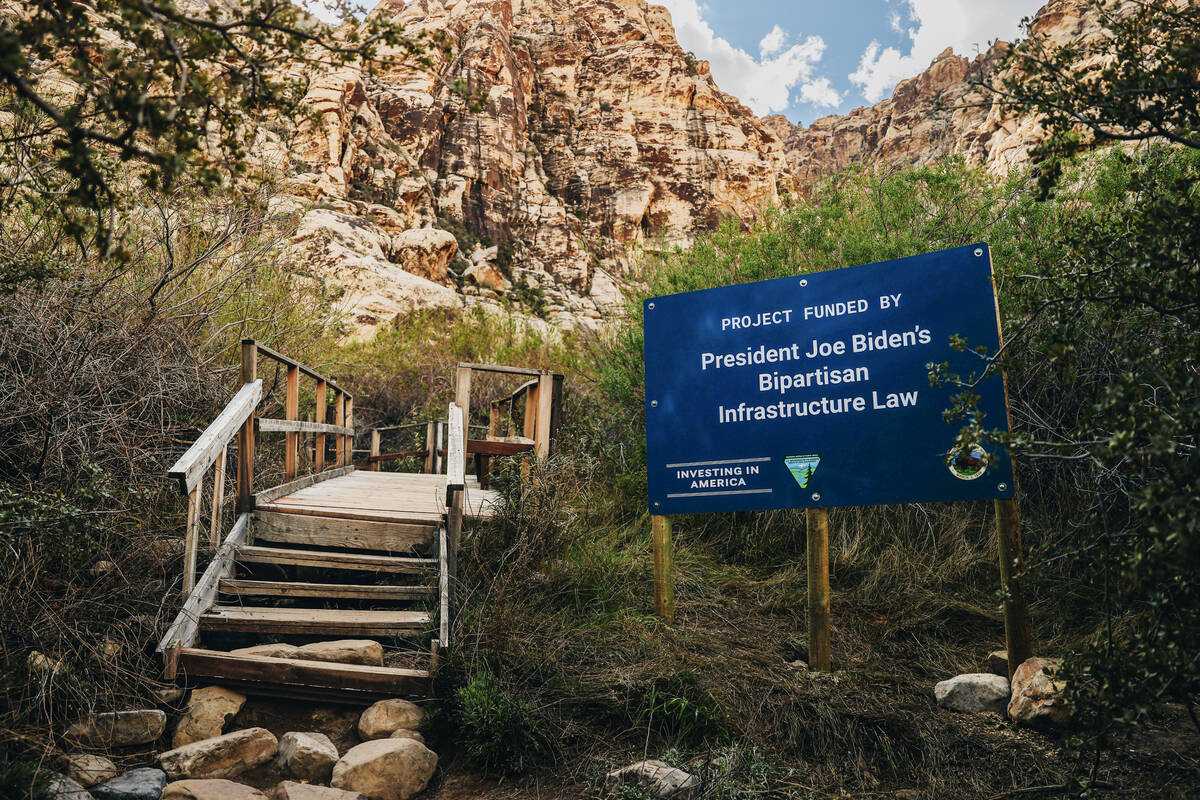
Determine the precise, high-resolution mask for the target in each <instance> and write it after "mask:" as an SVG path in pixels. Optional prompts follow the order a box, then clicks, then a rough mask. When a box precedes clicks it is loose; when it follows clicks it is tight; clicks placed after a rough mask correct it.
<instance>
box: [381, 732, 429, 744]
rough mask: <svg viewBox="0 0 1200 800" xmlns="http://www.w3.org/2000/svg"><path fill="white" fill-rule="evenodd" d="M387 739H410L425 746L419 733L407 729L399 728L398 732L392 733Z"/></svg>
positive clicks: (423, 738) (423, 739)
mask: <svg viewBox="0 0 1200 800" xmlns="http://www.w3.org/2000/svg"><path fill="white" fill-rule="evenodd" d="M388 738H389V739H412V740H413V741H414V742H420V743H421V744H425V737H424V736H422V735H421V734H420V733H418V732H416V731H413V730H409V729H407V728H401V729H400V730H397V731H392V735H391V736H389V737H388Z"/></svg>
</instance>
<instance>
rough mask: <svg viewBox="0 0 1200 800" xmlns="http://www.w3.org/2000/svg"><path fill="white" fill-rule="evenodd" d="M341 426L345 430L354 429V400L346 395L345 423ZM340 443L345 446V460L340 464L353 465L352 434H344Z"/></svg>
mask: <svg viewBox="0 0 1200 800" xmlns="http://www.w3.org/2000/svg"><path fill="white" fill-rule="evenodd" d="M342 424H343V425H345V426H346V427H347V428H353V427H354V398H353V397H352V396H350V395H346V421H345V422H343V423H342ZM342 441H343V442H344V443H345V446H346V460H345V461H343V462H342V463H343V464H353V463H354V434H352V433H348V434H346V435H345V436H344V437H343V438H342Z"/></svg>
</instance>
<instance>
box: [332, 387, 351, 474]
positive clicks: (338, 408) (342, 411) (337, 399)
mask: <svg viewBox="0 0 1200 800" xmlns="http://www.w3.org/2000/svg"><path fill="white" fill-rule="evenodd" d="M333 419H334V422H335V424H336V425H337V426H338V427H339V428H344V427H346V395H345V393H344V392H340V391H339V392H337V393H335V394H334V396H333ZM344 439H345V437H344V436H343V435H340V434H339V435H338V436H335V437H333V451H334V453H335V458H334V464H336V465H337V466H339V467H341V466H345V465H346V464H349V463H350V462H349V461H348V460H347V459H346V443H345V441H344Z"/></svg>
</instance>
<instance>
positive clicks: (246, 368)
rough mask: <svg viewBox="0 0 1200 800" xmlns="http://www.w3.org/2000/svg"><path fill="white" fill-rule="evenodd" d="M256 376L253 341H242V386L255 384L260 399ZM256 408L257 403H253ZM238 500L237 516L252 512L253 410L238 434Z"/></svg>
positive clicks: (256, 351)
mask: <svg viewBox="0 0 1200 800" xmlns="http://www.w3.org/2000/svg"><path fill="white" fill-rule="evenodd" d="M257 376H258V347H257V346H256V345H255V343H254V340H253V339H243V340H242V384H243V385H245V384H248V383H251V384H252V383H257V384H258V387H259V388H258V396H259V398H260V399H261V397H262V383H261V382H259V381H258V380H257ZM254 405H255V407H257V406H258V401H257V400H256V401H255V403H254ZM237 481H238V500H237V510H238V513H239V514H246V513H249V512H250V511H253V510H254V408H251V410H250V414H249V416H247V417H246V419H245V421H244V422H243V423H242V429H241V431H240V432H239V433H238V473H237Z"/></svg>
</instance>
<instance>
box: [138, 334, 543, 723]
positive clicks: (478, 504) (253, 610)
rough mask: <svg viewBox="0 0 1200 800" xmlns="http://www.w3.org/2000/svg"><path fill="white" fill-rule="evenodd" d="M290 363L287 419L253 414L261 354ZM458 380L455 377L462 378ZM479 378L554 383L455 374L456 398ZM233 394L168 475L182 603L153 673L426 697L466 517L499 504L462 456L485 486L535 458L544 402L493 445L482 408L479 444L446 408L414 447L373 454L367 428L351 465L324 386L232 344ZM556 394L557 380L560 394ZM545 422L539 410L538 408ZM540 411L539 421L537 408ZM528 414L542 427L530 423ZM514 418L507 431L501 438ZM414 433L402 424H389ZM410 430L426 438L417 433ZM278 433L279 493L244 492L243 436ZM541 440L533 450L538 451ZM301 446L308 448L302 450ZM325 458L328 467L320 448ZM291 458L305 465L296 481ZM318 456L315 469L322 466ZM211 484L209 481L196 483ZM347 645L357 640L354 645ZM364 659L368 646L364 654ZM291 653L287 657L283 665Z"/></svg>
mask: <svg viewBox="0 0 1200 800" xmlns="http://www.w3.org/2000/svg"><path fill="white" fill-rule="evenodd" d="M262 355H266V356H267V357H269V358H272V359H275V360H277V361H279V362H280V363H283V364H285V365H286V366H287V368H288V383H287V386H286V397H285V419H265V418H256V414H255V412H256V409H257V408H258V406H259V404H260V401H261V398H262V382H261V381H259V380H257V377H256V375H255V369H254V367H255V366H256V362H257V359H258V357H259V356H262ZM464 369H465V370H466V372H467V378H466V380H463V370H464ZM477 369H485V370H486V369H492V370H497V371H503V372H507V373H516V374H519V375H526V374H532V375H535V376H537V377H536V378H535V379H534V380H532V381H527V382H526V383H525V384H523V385H522V386H521V388H519V389H518V390H517V392H516V393H514V394H513V395H512V396H506V397H504V398H501V400H502V401H503V402H507V404H508V406H507V407H508V408H509V409H512V408H513V407H515V405H516V404H515V400H516V398H517V397H518V396H521V395H528V394H530V393H536V392H537V391H538V388H539V387H542V391H543V392H544V396H547V397H551V396H552V397H557V395H558V391H556V388H555V387H556V383H555V379H557V380H558V381H561V377H560V376H554V375H551V374H550V373H540V372H536V371H532V370H522V369H519V368H512V367H503V368H489V367H480V366H476V365H463V366H462V367H460V371H459V375H458V380H457V388H458V390H459V397H460V399H463V400H465V401H466V402H468V403H469V399H470V397H469V391H470V379H469V375H470V371H472V370H477ZM242 371H243V386H242V389H241V390H240V391H239V392H238V393H237V394H236V395H235V397H234V399H233V400H231V401H230V404H229V406H228V407H227V408H226V410H225V411H224V412H222V414H221V415H220V416H219V417H218V418H217V419H216V420H214V422H213V424H212V425H210V426H209V428H208V429H207V430H206V431H205V432H204V433H203V434H202V435H201V436H200V438H199V439H198V440H197V442H196V444H195V445H193V447H192V448H191V449H189V450H188V452H187V453H185V454H184V456H183V457H182V458H180V459H179V461H178V462H177V463H176V464H175V466H174V467H173V468H172V469H171V471H170V475H171V476H172V477H173V478H175V479H176V480H178V481H179V483H180V486H181V488H182V489H183V490H184V492H185V493H186V494H187V496H188V499H189V503H188V521H187V532H186V536H185V557H184V562H185V563H184V592H185V597H184V601H183V605H182V608H181V609H180V611H179V614H178V615H177V617H176V618H175V621H174V623H173V624H172V625H171V627H170V629H169V630H168V631H167V633H166V635H165V636H164V637H163V639H162V641H161V642H160V643H159V646H158V651H159V653H160V654H161V656H162V659H163V669H164V675H165V677H167V678H169V679H172V680H176V681H179V682H181V683H186V684H191V685H195V684H206V683H217V684H220V685H224V686H229V687H231V688H236V689H239V690H241V691H244V692H248V693H255V694H264V695H275V696H284V697H293V698H301V699H311V700H322V701H335V702H351V703H362V702H370V701H373V700H375V699H380V698H386V697H396V696H409V697H424V696H427V694H428V692H429V690H430V686H431V679H432V675H433V672H434V671H435V670H436V667H437V662H438V659H439V652H440V651H442V650H444V649H445V648H446V647H448V646H450V642H451V636H452V625H451V621H452V620H451V613H452V607H453V605H452V596H453V584H454V580H455V576H456V570H457V553H458V541H459V536H460V531H461V528H462V525H463V522H464V520H466V521H468V522H469V521H471V520H479V519H484V518H487V517H489V516H491V515H492V514H493V513H495V510H496V508H497V507H498V504H499V502H500V501H499V494H498V493H497V492H496V491H494V490H491V489H487V488H483V487H482V486H481V485H480V481H479V480H477V479H476V477H475V476H474V475H468V474H467V472H466V463H467V459H468V457H470V456H474V457H475V463H476V466H477V467H478V468H479V470H480V472H481V474H482V475H483V477H484V479H485V480H486V478H487V472H488V460H489V459H491V458H496V457H502V456H506V455H516V454H520V453H524V452H529V451H534V454H535V455H542V456H544V455H547V454H548V452H549V447H548V440H549V432H550V430H551V427H552V426H551V425H550V418H551V414H552V413H556V412H557V403H554V404H551V403H550V402H549V401H546V402H545V403H544V405H543V404H542V403H540V402H539V401H538V400H537V397H536V394H535V396H534V398H533V399H532V400H531V399H529V397H522V400H523V401H524V405H523V407H524V409H525V412H526V413H525V415H524V420H523V425H524V429H525V430H526V431H527V432H528V433H532V434H533V435H532V436H529V437H528V438H524V437H518V436H515V435H511V434H512V431H511V430H510V431H508V433H509V434H510V435H507V436H501V435H499V433H501V432H502V431H500V430H499V429H500V427H502V426H501V425H500V424H499V423H498V422H497V419H496V414H497V411H496V409H497V408H500V407H501V406H500V405H498V404H497V403H496V402H493V403H492V404H491V408H492V417H491V419H490V423H489V436H488V438H487V439H481V440H472V439H468V438H467V436H466V430H467V424H466V423H467V420H468V414H469V412H468V411H467V410H466V408H465V406H463V405H459V404H456V403H452V404H450V405H449V408H448V411H447V417H446V420H445V422H440V421H439V422H437V423H436V424H435V423H429V424H428V426H427V432H428V433H427V438H426V443H425V446H424V448H423V449H421V450H418V451H403V452H398V453H394V454H384V453H381V452H380V448H379V441H380V434H379V430H388V429H377V430H375V431H370V432H369V433H370V441H371V449H370V451H369V452H370V457H369V458H367V459H366V461H365V462H361V463H362V464H363V465H364V466H366V467H367V468H366V469H359V468H356V466H355V465H354V464H353V463H352V462H353V454H354V453H355V452H359V451H356V450H355V449H354V446H353V443H354V439H355V435H356V433H355V431H354V429H353V427H352V424H353V406H352V402H353V400H352V398H351V397H350V395H349V394H348V393H347V392H345V391H344V390H343V389H342V388H341V387H339V386H337V384H336V383H334V382H333V381H332V380H330V379H327V378H325V377H324V376H322V375H320V374H319V373H316V372H314V371H313V370H310V369H308V368H306V367H304V366H303V365H301V364H298V363H296V362H294V361H291V360H290V359H287V358H286V357H285V356H282V355H281V354H278V353H275V352H274V351H272V350H270V349H269V348H264V347H261V346H259V345H257V344H256V343H254V342H250V341H248V342H246V343H244V346H243V370H242ZM301 374H305V375H308V376H309V377H311V378H313V379H315V380H316V381H317V392H316V397H317V406H316V413H315V416H316V417H317V421H315V422H313V421H301V420H300V419H299V413H298V395H299V392H298V381H299V377H300V375H301ZM559 385H560V384H559ZM330 390H332V393H333V395H334V398H333V400H334V402H333V406H334V409H333V416H334V418H335V420H336V424H327V423H325V421H324V420H325V419H326V418H327V414H328V411H329V409H328V408H327V403H326V398H327V395H328V393H329V392H330ZM543 407H544V408H545V409H546V411H545V412H542V410H541V409H542V408H543ZM551 409H553V412H552V411H551ZM539 418H540V420H541V421H540V422H539ZM514 424H515V423H513V422H511V421H510V422H509V426H510V427H511V426H512V425H514ZM400 427H412V426H400ZM422 427H426V426H425V425H424V423H422ZM263 432H273V433H274V432H278V433H284V434H285V435H286V437H287V438H286V441H285V444H286V447H285V458H284V469H285V478H287V480H286V482H285V483H283V484H282V485H280V486H276V487H274V488H271V489H266V490H263V491H259V492H257V493H256V492H254V491H253V472H254V464H255V457H254V453H255V447H256V444H255V436H256V434H261V433H263ZM538 435H540V436H541V437H542V441H543V442H544V443H545V446H540V447H539V442H538V440H537V439H535V438H534V437H535V436H538ZM235 437H236V440H237V441H236V463H237V475H236V487H237V498H236V513H235V515H234V522H233V524H232V526H231V527H230V529H229V531H228V534H227V535H225V536H224V538H223V539H222V537H221V536H220V533H221V522H220V520H221V519H222V514H221V510H222V503H223V493H224V485H225V483H226V476H225V474H224V473H225V462H226V460H227V457H228V456H227V451H228V450H229V449H230V448H231V447H234V439H235ZM309 440H311V447H310V446H309ZM331 449H332V451H333V454H332V458H329V456H330V452H329V451H330V450H331ZM301 452H305V453H307V455H308V460H309V461H310V463H311V464H312V465H313V466H314V467H315V468H316V471H315V472H314V473H313V474H310V475H306V476H300V475H299V470H298V456H299V454H300V453H301ZM399 459H410V463H411V459H417V460H420V459H423V460H424V471H423V472H383V471H379V470H380V468H381V465H382V464H383V463H384V462H387V461H388V460H399ZM327 460H328V461H332V464H331V466H330V467H329V468H325V466H326V462H327ZM210 473H211V474H212V479H211V481H209V482H207V483H206V477H207V476H208V475H209V474H210ZM206 485H207V486H208V487H209V490H208V493H207V496H208V498H209V504H208V505H209V507H210V510H211V515H210V519H211V521H210V525H209V529H210V530H209V537H208V538H209V542H208V548H207V549H208V551H209V553H208V555H209V556H210V557H209V560H208V563H207V566H206V568H205V569H204V570H203V573H202V574H200V575H199V577H197V576H196V572H197V568H198V562H199V554H200V552H201V550H203V549H204V547H203V544H202V543H201V541H200V539H201V536H200V529H201V527H202V526H201V522H202V519H203V518H204V517H205V515H204V514H202V513H201V512H202V508H201V505H202V501H203V500H204V497H205V492H204V489H205V486H206ZM363 639H370V640H373V641H375V642H378V643H379V644H380V645H382V650H383V657H382V658H379V657H378V652H379V648H375V649H374V651H373V652H374V654H375V655H374V656H372V657H371V658H366V659H360V660H362V661H364V662H368V663H341V662H338V661H328V660H324V656H321V655H320V654H319V653H317V654H313V653H312V648H308V649H306V650H299V651H297V647H301V646H303V645H306V644H312V643H314V642H329V641H340V640H363ZM360 644H361V643H360ZM368 649H370V648H368ZM293 653H295V654H294V655H293Z"/></svg>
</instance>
